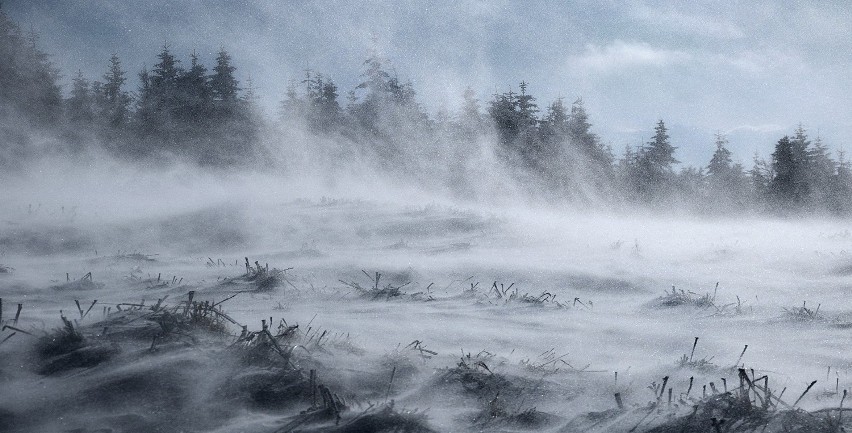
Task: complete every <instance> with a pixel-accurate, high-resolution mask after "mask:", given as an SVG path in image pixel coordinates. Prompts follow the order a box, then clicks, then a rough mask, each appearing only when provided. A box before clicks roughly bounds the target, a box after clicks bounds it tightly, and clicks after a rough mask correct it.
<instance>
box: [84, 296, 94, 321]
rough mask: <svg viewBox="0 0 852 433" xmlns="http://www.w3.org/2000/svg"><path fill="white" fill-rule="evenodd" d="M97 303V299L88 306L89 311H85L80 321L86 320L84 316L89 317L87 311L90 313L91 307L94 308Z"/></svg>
mask: <svg viewBox="0 0 852 433" xmlns="http://www.w3.org/2000/svg"><path fill="white" fill-rule="evenodd" d="M97 303H98V300H97V299H95V300H94V301H92V305H89V309H88V310H86V313H85V314H83V317H81V319H84V318H86V316H88V315H89V311H92V307H94V306H95V304H97Z"/></svg>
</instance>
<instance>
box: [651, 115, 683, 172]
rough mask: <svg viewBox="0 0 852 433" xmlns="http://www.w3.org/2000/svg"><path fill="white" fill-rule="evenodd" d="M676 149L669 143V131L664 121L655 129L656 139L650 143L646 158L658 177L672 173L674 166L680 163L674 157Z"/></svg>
mask: <svg viewBox="0 0 852 433" xmlns="http://www.w3.org/2000/svg"><path fill="white" fill-rule="evenodd" d="M675 149H676V148H675V147H674V146H672V145H671V143H669V135H668V129H666V124H665V123H664V122H663V120H662V119H660V121H659V122H658V123H657V126H656V127H654V137H653V138H652V139H651V141H649V142H648V146H647V148H646V151H645V158H646V159H647V162H648V163H649V164H650V166H651V168H652V169H653V170H654V171H655V174H657V175H663V174H665V173H671V172H672V164H677V163H678V162H680V161H678V160H677V159H675V157H674V151H675Z"/></svg>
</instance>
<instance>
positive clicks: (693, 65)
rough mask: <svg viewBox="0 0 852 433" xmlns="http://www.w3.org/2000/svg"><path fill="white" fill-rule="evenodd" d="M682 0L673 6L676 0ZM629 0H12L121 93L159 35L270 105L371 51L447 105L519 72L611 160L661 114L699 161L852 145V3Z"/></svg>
mask: <svg viewBox="0 0 852 433" xmlns="http://www.w3.org/2000/svg"><path fill="white" fill-rule="evenodd" d="M673 3H677V4H683V5H678V6H672V5H671V4H673ZM721 3H723V2H715V1H714V2H706V3H699V2H689V3H688V4H687V2H668V1H666V2H625V1H612V2H607V1H594V2H591V1H590V2H585V1H576V2H569V1H549V2H532V1H514V2H509V1H476V0H467V1H464V0H463V1H444V2H429V1H424V0H417V1H414V0H411V1H408V0H397V1H387V2H370V1H363V0H362V1H300V0H291V1H275V0H257V1H233V0H209V1H200V0H196V1H95V0H78V1H71V0H38V1H34V0H6V1H4V2H3V8H4V9H5V10H6V11H7V13H8V14H9V15H10V16H11V17H12V18H13V19H15V20H16V21H18V22H19V23H20V24H21V25H22V26H23V27H24V28H29V27H30V26H32V27H33V28H34V29H35V30H36V31H37V32H39V33H40V34H41V37H42V39H41V44H42V47H43V48H44V49H45V50H46V51H48V52H49V53H50V54H52V55H53V57H52V59H53V61H54V63H55V64H56V65H57V66H58V67H60V68H61V70H62V72H63V75H64V77H63V83H65V84H66V85H65V88H66V90H67V88H68V87H69V83H70V77H71V76H72V74H73V73H75V72H76V71H77V70H78V69H79V70H82V71H83V73H84V74H85V75H87V76H88V77H90V78H97V77H100V76H101V75H102V74H103V73H104V71H105V70H106V68H107V61H108V58H109V56H110V54H111V53H113V52H115V53H117V54H118V55H119V57H120V58H121V60H122V62H123V64H124V66H125V69H127V70H128V71H129V72H130V73H129V74H128V75H129V78H130V80H129V84H130V86H129V89H130V90H134V89H135V88H136V87H137V85H138V80H137V79H136V73H137V72H138V71H139V70H140V69H141V68H142V67H143V65H147V66H148V67H150V66H151V65H153V64H154V63H156V54H157V53H158V52H159V51H160V49H161V47H162V46H163V44H164V43H166V44H168V45H169V47H170V48H171V49H172V50H173V52H175V54H177V55H178V56H179V57H181V58H183V59H184V63H185V64H186V63H188V56H189V54H190V53H191V52H192V51H193V50H196V51H197V52H198V53H199V55H200V56H201V58H202V60H203V61H204V62H205V63H206V64H207V65H208V66H212V63H213V61H214V58H215V53H216V51H218V49H219V47H220V46H221V47H224V48H225V49H226V50H228V51H229V52H230V53H231V54H232V56H233V59H234V61H235V65H236V66H237V67H238V71H237V72H238V78H240V79H241V80H242V81H243V83H244V82H245V79H246V78H248V77H249V76H251V77H252V79H253V81H254V84H255V86H256V87H257V91H258V93H259V95H260V96H261V98H262V103H263V105H264V107H265V108H267V111H268V112H269V113H270V115H271V114H273V113H274V111H275V109H276V106H277V104H278V102H279V101H280V100H281V99H282V97H283V94H284V90H285V88H286V87H287V83H288V81H289V80H291V79H300V78H301V76H302V75H303V70H304V69H306V68H310V69H314V70H317V71H320V72H323V73H324V74H327V75H329V76H330V77H331V78H332V79H333V80H334V81H335V82H336V83H337V84H338V86H339V87H340V90H341V92H340V93H341V97H343V96H344V95H345V93H346V92H347V91H348V90H351V89H352V88H354V86H355V85H357V83H358V78H359V77H358V76H359V74H360V73H361V64H362V62H363V60H364V59H365V58H366V56H367V55H368V52H369V51H370V48H371V47H372V46H374V45H376V46H378V48H379V49H380V51H381V52H382V54H384V55H385V56H386V57H388V58H390V59H391V61H392V62H393V67H394V69H395V71H396V73H397V74H398V76H399V77H400V78H401V79H403V80H411V81H412V82H413V84H414V87H415V90H417V92H418V94H419V100H420V102H422V103H423V104H424V105H425V106H426V107H427V108H429V109H430V111H432V112H434V111H435V110H438V109H439V108H441V107H446V108H448V109H450V110H453V109H454V108H456V107H457V106H458V105H459V103H460V99H461V94H462V92H463V90H464V88H465V86H468V85H469V86H471V87H472V88H473V89H474V90H476V91H477V92H478V94H479V98H480V99H481V100H483V102H485V101H487V100H488V99H489V98H490V97H491V95H492V94H493V93H494V92H495V91H498V92H504V91H507V90H509V89H510V87H511V88H512V89H513V90H517V84H518V82H520V81H521V80H525V81H527V82H528V83H529V92H530V93H532V94H533V95H534V96H536V97H537V98H538V103H539V106H540V107H542V109H544V107H546V106H547V105H548V104H549V103H550V102H551V101H552V100H554V99H555V98H558V97H564V98H566V100H567V102H572V101H573V100H574V99H576V98H577V97H582V98H583V100H584V101H585V103H586V107H587V109H588V111H589V114H590V116H591V121H592V123H593V124H594V129H595V131H596V132H597V133H598V134H599V135H600V136H601V138H602V139H603V140H604V142H606V143H609V144H611V145H612V146H613V148H614V151H615V153H616V155H617V156H620V155H621V153H622V152H623V149H624V146H625V145H627V144H630V145H638V144H639V143H641V142H642V141H647V140H648V138H649V137H650V136H651V135H652V133H653V127H654V124H655V123H656V121H657V120H658V119H660V118H662V119H663V120H665V121H666V123H667V125H668V126H669V127H670V129H671V136H672V141H673V144H674V145H675V146H678V147H679V149H678V152H677V155H676V156H677V157H679V158H680V159H681V160H682V161H684V162H685V163H689V164H692V165H706V163H707V161H709V158H710V155H711V154H712V151H713V134H714V133H715V132H716V131H721V132H723V133H726V134H728V137H729V140H730V147H731V149H732V150H733V151H734V153H735V159H737V160H740V161H742V162H744V163H745V164H746V166H747V168H748V167H750V166H751V158H752V155H753V153H754V152H755V151H758V152H760V153H761V155H762V156H764V157H766V156H768V154H769V153H770V152H771V150H772V146H773V145H774V142H776V141H777V140H778V139H779V138H780V137H781V136H783V135H784V134H789V133H792V130H793V129H794V128H795V127H796V125H797V124H798V123H799V122H802V123H803V124H804V126H805V127H806V128H807V129H809V130H810V132H811V133H812V134H813V135H816V134H817V132H819V134H820V135H821V136H822V137H823V139H824V141H825V142H826V143H827V144H829V145H830V146H832V147H835V148H836V147H840V146H844V148H846V149H847V150H848V149H849V148H850V147H852V97H850V95H852V92H851V91H852V3H850V2H848V1H836V2H829V1H822V2H792V1H777V2H757V1H743V2H724V3H726V5H721Z"/></svg>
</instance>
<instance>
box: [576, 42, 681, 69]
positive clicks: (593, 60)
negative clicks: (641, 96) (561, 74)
mask: <svg viewBox="0 0 852 433" xmlns="http://www.w3.org/2000/svg"><path fill="white" fill-rule="evenodd" d="M690 58H691V56H690V55H689V54H688V53H686V52H683V51H675V50H667V49H662V48H655V47H653V46H651V45H649V44H647V43H642V42H624V41H621V40H615V41H613V42H612V43H610V44H609V45H605V46H598V45H594V44H588V45H586V49H585V51H584V52H583V53H582V54H580V55H579V56H573V57H572V58H571V59H570V63H571V64H572V65H576V66H578V67H579V68H580V69H582V70H594V71H596V72H614V71H618V70H621V69H625V68H633V67H642V66H653V67H659V66H666V65H669V64H673V63H678V62H682V61H686V60H689V59H690Z"/></svg>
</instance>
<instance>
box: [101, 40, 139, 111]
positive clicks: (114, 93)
mask: <svg viewBox="0 0 852 433" xmlns="http://www.w3.org/2000/svg"><path fill="white" fill-rule="evenodd" d="M109 63H110V65H109V70H108V71H107V72H106V73H105V74H104V76H103V79H104V83H103V85H102V86H101V89H100V92H99V94H100V95H101V98H99V99H100V100H101V101H100V102H101V105H100V106H99V115H100V117H101V118H102V119H103V120H104V121H105V123H106V124H107V125H108V126H110V127H112V128H121V127H123V126H124V125H125V124H126V123H127V118H128V116H129V114H130V111H129V107H130V101H131V99H130V95H129V94H128V93H127V92H125V91H124V90H122V87H123V86H124V83H125V82H126V81H127V79H126V78H125V77H124V75H125V73H124V71H123V70H122V69H121V61H120V60H119V59H118V56H117V55H115V54H113V55H112V56H111V57H110V59H109Z"/></svg>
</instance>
